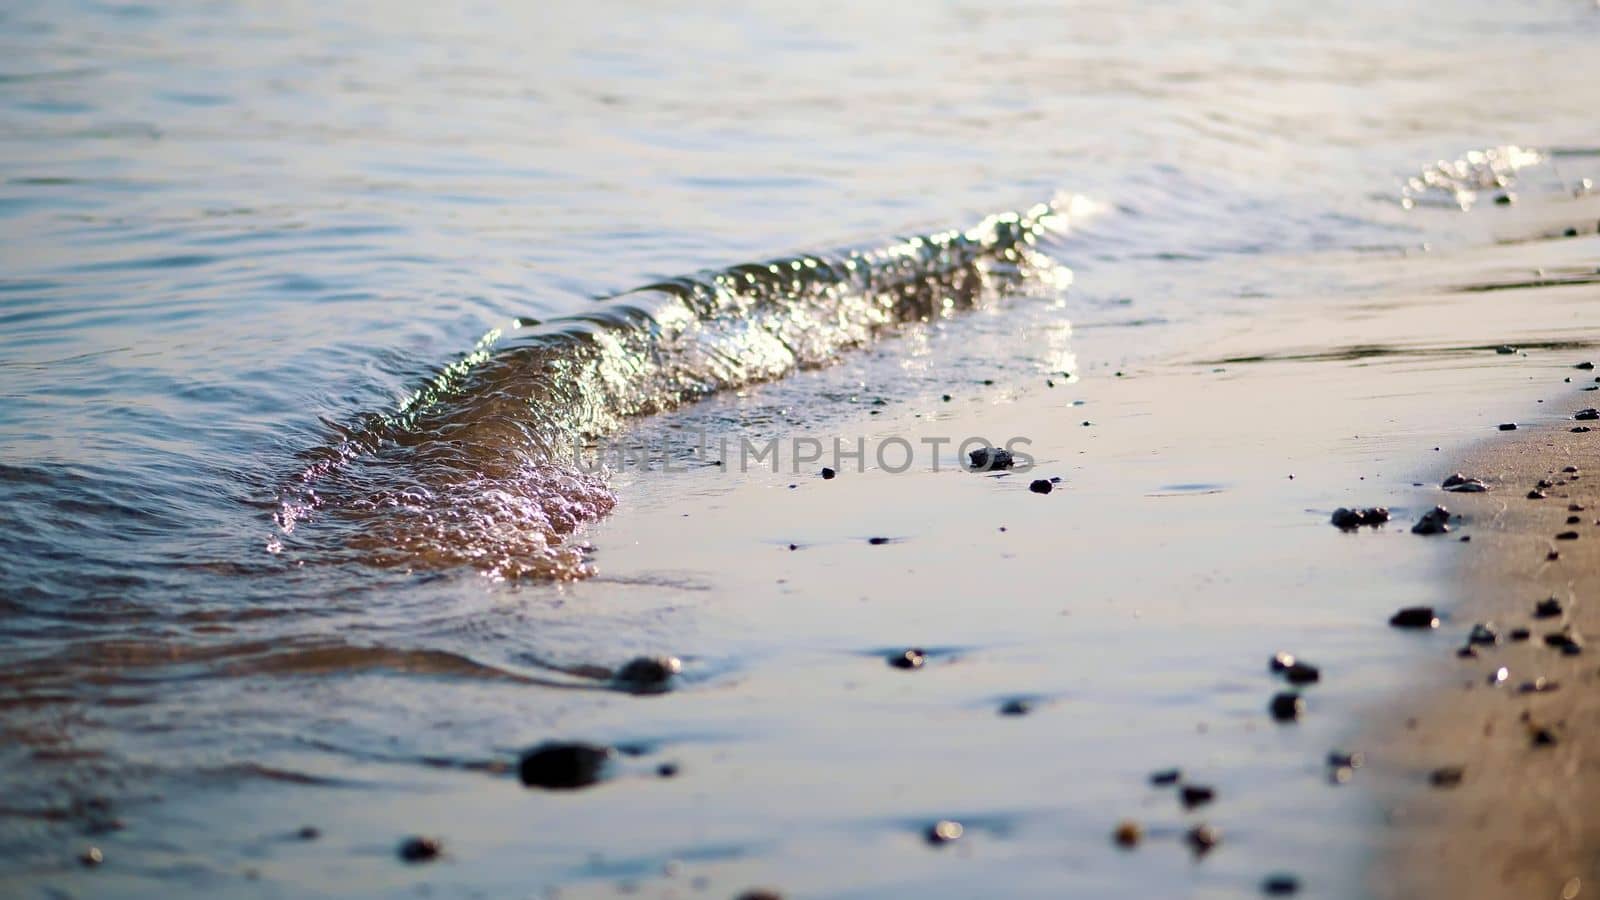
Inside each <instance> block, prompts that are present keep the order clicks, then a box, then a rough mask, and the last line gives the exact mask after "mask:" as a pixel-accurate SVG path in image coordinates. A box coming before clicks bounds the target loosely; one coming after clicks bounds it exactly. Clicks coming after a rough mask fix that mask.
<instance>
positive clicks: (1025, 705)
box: [1000, 698, 1033, 716]
mask: <svg viewBox="0 0 1600 900" xmlns="http://www.w3.org/2000/svg"><path fill="white" fill-rule="evenodd" d="M1031 712H1033V703H1032V702H1031V701H1028V700H1023V699H1020V698H1019V699H1014V700H1007V701H1006V702H1004V703H1002V704H1000V715H1002V716H1025V715H1027V714H1028V713H1031Z"/></svg>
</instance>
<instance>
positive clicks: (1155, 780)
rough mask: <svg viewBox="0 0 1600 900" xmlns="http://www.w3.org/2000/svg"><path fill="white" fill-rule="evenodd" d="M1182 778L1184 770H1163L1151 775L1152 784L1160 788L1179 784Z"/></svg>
mask: <svg viewBox="0 0 1600 900" xmlns="http://www.w3.org/2000/svg"><path fill="white" fill-rule="evenodd" d="M1182 777H1183V770H1181V769H1162V770H1161V771H1159V772H1151V773H1150V783H1151V784H1153V785H1157V786H1160V787H1165V786H1167V785H1172V784H1177V783H1178V779H1180V778H1182Z"/></svg>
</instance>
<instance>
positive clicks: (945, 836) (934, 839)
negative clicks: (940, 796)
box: [923, 819, 966, 846]
mask: <svg viewBox="0 0 1600 900" xmlns="http://www.w3.org/2000/svg"><path fill="white" fill-rule="evenodd" d="M965 833H966V829H965V828H962V827H961V823H960V822H953V821H951V820H949V819H940V820H939V821H937V822H935V823H933V824H932V825H929V826H928V830H927V831H926V832H924V833H923V836H924V837H926V838H927V839H928V843H930V844H933V845H934V846H938V845H940V844H948V843H950V842H951V841H959V840H961V835H963V834H965Z"/></svg>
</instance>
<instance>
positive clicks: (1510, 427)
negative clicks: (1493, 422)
mask: <svg viewBox="0 0 1600 900" xmlns="http://www.w3.org/2000/svg"><path fill="white" fill-rule="evenodd" d="M1500 430H1501V431H1516V430H1517V423H1515V422H1501V423H1500Z"/></svg>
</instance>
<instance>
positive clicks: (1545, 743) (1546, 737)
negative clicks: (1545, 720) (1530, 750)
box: [1529, 727, 1559, 747]
mask: <svg viewBox="0 0 1600 900" xmlns="http://www.w3.org/2000/svg"><path fill="white" fill-rule="evenodd" d="M1529 735H1530V737H1531V738H1532V740H1533V745H1534V746H1535V747H1554V746H1555V745H1556V744H1557V743H1559V742H1558V741H1557V740H1556V733H1555V732H1554V731H1551V730H1550V729H1548V728H1543V727H1538V728H1534V729H1533V730H1532V731H1531V732H1529Z"/></svg>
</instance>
